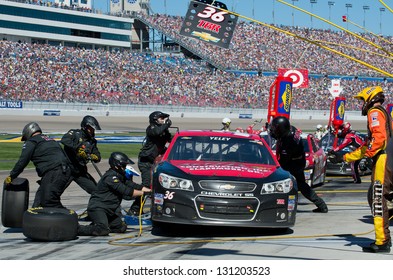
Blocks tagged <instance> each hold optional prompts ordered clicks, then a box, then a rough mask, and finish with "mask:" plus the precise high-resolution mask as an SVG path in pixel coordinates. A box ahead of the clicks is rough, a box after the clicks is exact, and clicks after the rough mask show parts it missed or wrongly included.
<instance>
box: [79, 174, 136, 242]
mask: <svg viewBox="0 0 393 280" xmlns="http://www.w3.org/2000/svg"><path fill="white" fill-rule="evenodd" d="M134 189H142V186H141V185H139V184H137V183H134V182H132V181H129V180H126V178H125V176H123V175H122V174H120V173H117V172H116V171H114V170H112V169H109V170H108V171H107V172H105V174H104V175H103V176H102V178H101V179H100V181H99V182H98V185H97V191H95V192H94V193H92V195H91V197H90V200H89V204H88V206H87V213H88V215H89V217H90V219H91V220H92V223H91V224H90V225H80V226H79V227H78V235H94V236H102V235H108V234H109V233H110V232H114V233H124V232H125V231H126V230H127V225H126V224H125V223H124V222H123V221H122V215H121V206H120V205H121V202H122V200H123V199H125V200H131V199H132V195H133V193H134Z"/></svg>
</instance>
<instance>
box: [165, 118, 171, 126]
mask: <svg viewBox="0 0 393 280" xmlns="http://www.w3.org/2000/svg"><path fill="white" fill-rule="evenodd" d="M165 124H166V125H167V126H168V127H171V125H172V121H171V120H170V119H167V120H166V122H165Z"/></svg>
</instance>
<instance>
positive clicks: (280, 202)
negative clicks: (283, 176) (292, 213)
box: [276, 198, 285, 205]
mask: <svg viewBox="0 0 393 280" xmlns="http://www.w3.org/2000/svg"><path fill="white" fill-rule="evenodd" d="M276 203H277V205H285V199H283V198H277V200H276Z"/></svg>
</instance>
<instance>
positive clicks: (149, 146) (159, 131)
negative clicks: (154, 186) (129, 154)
mask: <svg viewBox="0 0 393 280" xmlns="http://www.w3.org/2000/svg"><path fill="white" fill-rule="evenodd" d="M171 124H172V122H171V121H170V120H168V121H167V122H166V123H164V124H157V123H150V125H149V126H148V127H147V128H146V139H145V143H144V145H143V147H142V148H141V151H140V152H139V156H138V168H139V171H140V172H141V176H142V186H145V187H147V188H149V187H150V185H151V172H152V166H153V164H154V161H155V159H156V158H157V157H158V156H160V155H163V154H164V153H165V151H166V145H167V143H169V142H171V139H172V135H171V133H170V132H169V130H168V129H169V127H170V126H171ZM139 208H140V200H139V199H137V200H135V201H134V202H133V204H132V205H131V207H130V212H134V213H139Z"/></svg>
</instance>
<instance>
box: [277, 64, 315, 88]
mask: <svg viewBox="0 0 393 280" xmlns="http://www.w3.org/2000/svg"><path fill="white" fill-rule="evenodd" d="M277 72H278V76H279V77H281V76H283V77H289V78H291V79H292V81H293V85H292V87H294V88H295V87H298V88H307V87H308V70H307V69H286V68H279V69H278V71H277Z"/></svg>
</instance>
